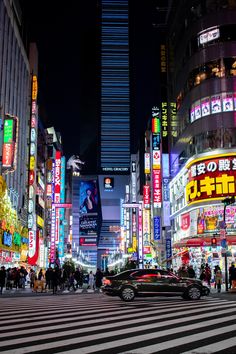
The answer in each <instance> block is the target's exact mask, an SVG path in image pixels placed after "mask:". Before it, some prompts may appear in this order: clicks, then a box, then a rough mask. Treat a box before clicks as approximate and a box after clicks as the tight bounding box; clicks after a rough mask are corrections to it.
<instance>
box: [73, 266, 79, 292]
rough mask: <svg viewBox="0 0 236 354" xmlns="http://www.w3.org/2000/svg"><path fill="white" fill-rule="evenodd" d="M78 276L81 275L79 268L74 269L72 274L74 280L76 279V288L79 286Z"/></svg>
mask: <svg viewBox="0 0 236 354" xmlns="http://www.w3.org/2000/svg"><path fill="white" fill-rule="evenodd" d="M80 276H81V274H80V270H79V268H77V269H76V271H75V274H74V277H75V281H76V289H78V287H79V282H80Z"/></svg>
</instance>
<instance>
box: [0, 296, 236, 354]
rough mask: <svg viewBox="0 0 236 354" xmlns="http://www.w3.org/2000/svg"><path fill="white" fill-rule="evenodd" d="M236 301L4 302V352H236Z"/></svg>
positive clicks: (0, 310)
mask: <svg viewBox="0 0 236 354" xmlns="http://www.w3.org/2000/svg"><path fill="white" fill-rule="evenodd" d="M235 305H236V303H235V301H228V300H223V299H217V298H202V299H201V300H199V301H184V300H182V299H179V298H148V299H147V298H145V299H135V301H133V302H131V303H125V302H123V301H121V300H120V299H119V298H117V297H108V296H105V295H103V294H84V295H83V294H81V295H78V294H77V295H68V296H50V295H48V296H42V297H24V298H23V297H18V298H1V300H0V320H1V327H0V352H1V353H9V354H21V353H41V354H42V353H47V354H49V353H68V354H70V353H71V354H73V353H78V354H87V353H97V354H98V353H99V354H108V353H109V354H116V353H123V354H136V353H137V354H151V353H161V354H167V353H168V354H180V353H181V354H206V353H207V354H210V353H227V354H229V353H236V341H235V336H236V306H235Z"/></svg>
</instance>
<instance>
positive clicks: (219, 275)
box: [215, 267, 223, 293]
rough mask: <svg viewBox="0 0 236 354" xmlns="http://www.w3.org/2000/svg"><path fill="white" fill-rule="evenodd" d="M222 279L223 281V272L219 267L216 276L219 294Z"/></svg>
mask: <svg viewBox="0 0 236 354" xmlns="http://www.w3.org/2000/svg"><path fill="white" fill-rule="evenodd" d="M222 279H223V275H222V271H221V269H220V267H218V270H217V271H216V276H215V280H216V286H217V291H218V293H220V292H221V284H222Z"/></svg>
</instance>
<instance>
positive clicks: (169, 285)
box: [160, 270, 186, 295]
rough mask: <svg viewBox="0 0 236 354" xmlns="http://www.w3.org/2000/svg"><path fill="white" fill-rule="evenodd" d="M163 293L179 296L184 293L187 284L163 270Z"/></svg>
mask: <svg viewBox="0 0 236 354" xmlns="http://www.w3.org/2000/svg"><path fill="white" fill-rule="evenodd" d="M160 272H161V282H162V291H163V293H165V294H167V295H175V294H176V295H179V294H181V293H183V292H184V290H185V287H186V284H185V283H184V282H180V281H179V278H178V277H176V276H175V275H174V274H171V273H169V272H168V271H164V270H161V271H160Z"/></svg>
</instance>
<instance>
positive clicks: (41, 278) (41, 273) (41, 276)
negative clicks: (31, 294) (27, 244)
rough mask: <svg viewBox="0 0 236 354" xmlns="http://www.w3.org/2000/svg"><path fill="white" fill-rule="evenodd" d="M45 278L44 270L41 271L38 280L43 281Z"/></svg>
mask: <svg viewBox="0 0 236 354" xmlns="http://www.w3.org/2000/svg"><path fill="white" fill-rule="evenodd" d="M43 278H44V276H43V270H42V269H40V271H39V274H38V280H43Z"/></svg>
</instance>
